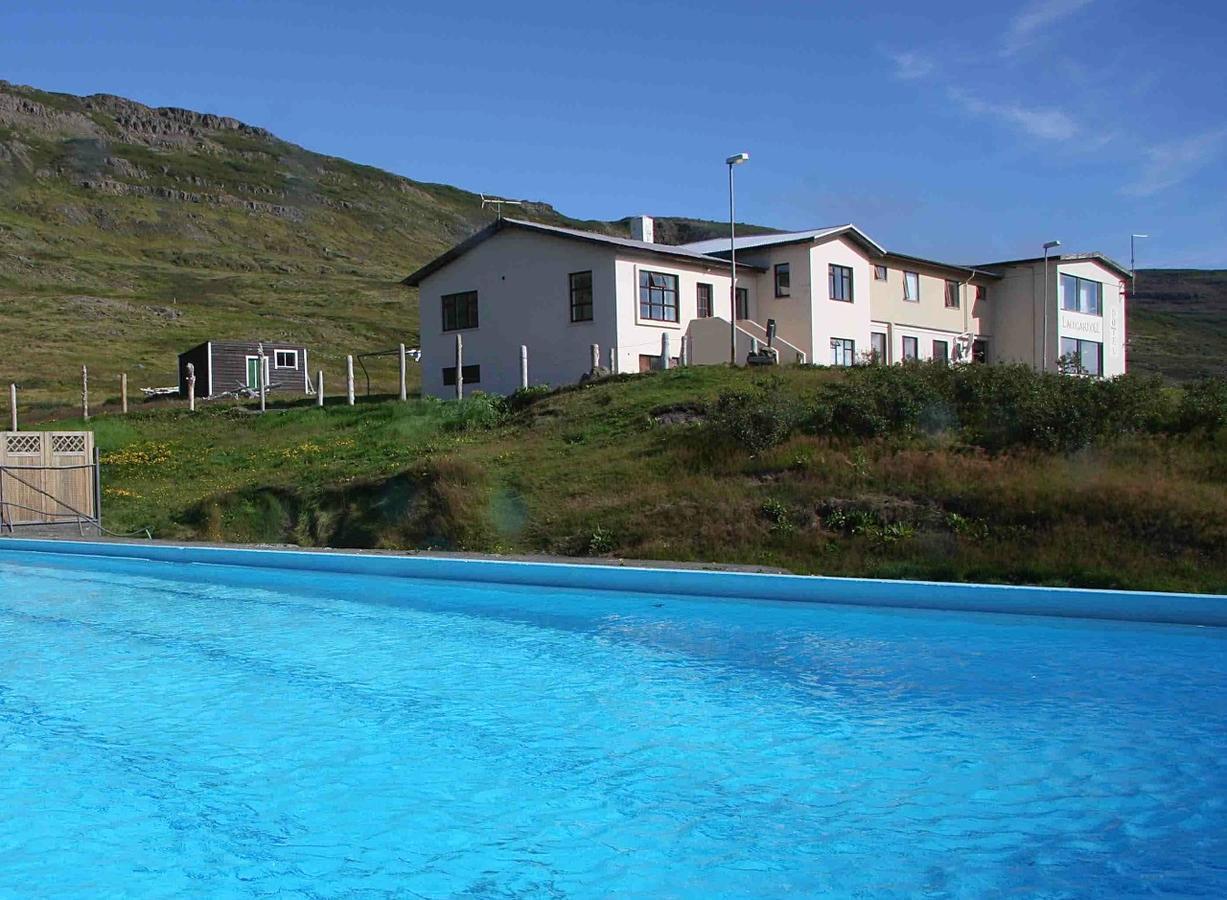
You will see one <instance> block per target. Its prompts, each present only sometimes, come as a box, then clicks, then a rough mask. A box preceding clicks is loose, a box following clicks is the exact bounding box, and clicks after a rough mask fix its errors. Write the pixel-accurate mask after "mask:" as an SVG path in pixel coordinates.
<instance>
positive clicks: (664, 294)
mask: <svg viewBox="0 0 1227 900" xmlns="http://www.w3.org/2000/svg"><path fill="white" fill-rule="evenodd" d="M656 278H659V279H662V280H663V282H664V283H663V284H653V283H652V282H653V280H654V279H656ZM680 287H681V278H680V277H679V276H677V275H674V274H672V273H669V272H657V271H655V270H653V269H640V270H639V319H640V320H641V321H644V322H670V323H677V322H680V321H681V306H680V304H679V302H678V301H679V298H678V290H679V288H680ZM670 297H672V302H670V300H669V298H670ZM657 309H659V310H660V313H661V314H660V315H653V313H654V312H655V311H656V310H657ZM645 310H646V312H645ZM670 311H671V312H672V314H673V315H672V318H670V317H669V316H668V314H669V313H670Z"/></svg>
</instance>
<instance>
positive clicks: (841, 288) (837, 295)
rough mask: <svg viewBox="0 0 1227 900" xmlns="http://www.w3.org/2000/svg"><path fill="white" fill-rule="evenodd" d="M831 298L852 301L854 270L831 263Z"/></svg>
mask: <svg viewBox="0 0 1227 900" xmlns="http://www.w3.org/2000/svg"><path fill="white" fill-rule="evenodd" d="M831 299H832V300H842V301H844V302H845V303H851V302H852V270H851V269H850V268H848V267H847V266H837V265H835V263H831Z"/></svg>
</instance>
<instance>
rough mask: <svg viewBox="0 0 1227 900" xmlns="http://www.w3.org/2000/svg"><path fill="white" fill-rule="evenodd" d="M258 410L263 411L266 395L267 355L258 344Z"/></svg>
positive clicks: (262, 346) (261, 345)
mask: <svg viewBox="0 0 1227 900" xmlns="http://www.w3.org/2000/svg"><path fill="white" fill-rule="evenodd" d="M259 350H260V412H264V409H265V403H266V400H267V397H268V357H267V356H265V355H264V345H263V344H260V346H259Z"/></svg>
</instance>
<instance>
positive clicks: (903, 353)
mask: <svg viewBox="0 0 1227 900" xmlns="http://www.w3.org/2000/svg"><path fill="white" fill-rule="evenodd" d="M908 341H911V342H912V355H911V356H908V353H907V344H908ZM899 350H900V353H899V358H900V360H901V361H902V362H907V361H908V360H919V359H920V338H918V337H912V336H911V335H910V334H905V335H902V336H901V338H900V342H899Z"/></svg>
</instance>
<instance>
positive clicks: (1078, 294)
mask: <svg viewBox="0 0 1227 900" xmlns="http://www.w3.org/2000/svg"><path fill="white" fill-rule="evenodd" d="M1067 278H1068V279H1071V280H1072V281H1073V282H1074V306H1073V307H1072V308H1071V307H1069V306H1066V299H1067V296H1066V295H1067V294H1068V291H1063V290H1062V288H1061V284H1062V282H1064V281H1065V279H1067ZM1084 284H1093V285H1095V296H1096V303H1095V305H1096V307H1097V308H1096V309H1095V311H1094V312H1088V311H1087V310H1085V309H1083V308H1082V285H1084ZM1057 303H1058V304H1059V305H1060V307H1061V312H1074V313H1080V314H1081V315H1084V316H1098V317H1100V318H1103V282H1102V281H1096V280H1095V279H1094V278H1082V277H1080V276H1078V275H1071V274H1070V273H1068V272H1061V273H1060V274H1059V275H1058V276H1057Z"/></svg>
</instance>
